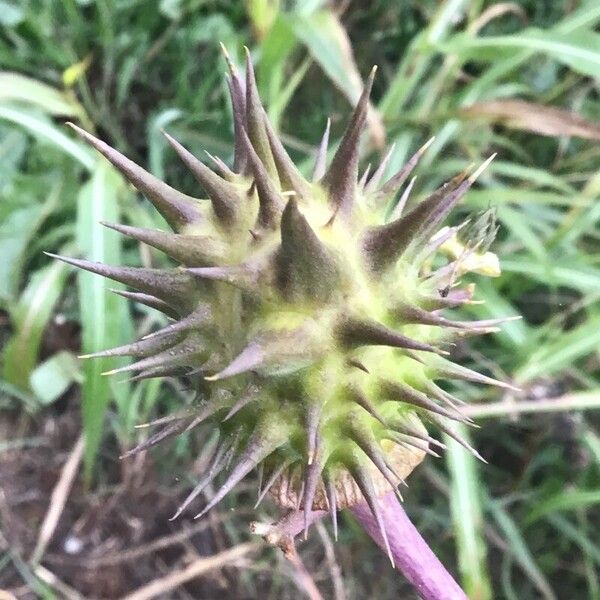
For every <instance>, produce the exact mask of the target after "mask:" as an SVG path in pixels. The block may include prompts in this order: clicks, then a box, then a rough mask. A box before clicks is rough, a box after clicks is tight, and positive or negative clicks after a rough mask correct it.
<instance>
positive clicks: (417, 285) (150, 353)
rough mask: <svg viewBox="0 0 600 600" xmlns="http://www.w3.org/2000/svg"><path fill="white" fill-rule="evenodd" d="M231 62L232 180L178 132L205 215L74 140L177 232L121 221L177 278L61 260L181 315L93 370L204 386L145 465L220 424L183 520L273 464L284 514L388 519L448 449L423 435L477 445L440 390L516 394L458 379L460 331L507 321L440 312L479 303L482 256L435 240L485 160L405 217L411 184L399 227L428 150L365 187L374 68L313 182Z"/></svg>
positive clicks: (454, 403)
mask: <svg viewBox="0 0 600 600" xmlns="http://www.w3.org/2000/svg"><path fill="white" fill-rule="evenodd" d="M228 62H229V67H230V72H229V77H228V83H229V88H230V91H231V100H232V105H233V116H234V128H235V155H234V163H233V170H230V169H229V168H228V167H226V166H225V165H224V164H223V163H222V162H221V161H220V160H219V159H214V161H215V163H216V164H217V167H218V168H219V170H220V172H221V175H218V174H217V173H216V172H214V171H213V170H211V169H210V168H208V167H207V166H206V165H205V164H204V163H202V162H201V161H200V160H198V159H197V158H196V157H195V156H193V155H192V154H191V153H190V152H188V150H186V149H185V148H184V147H183V146H181V145H180V144H179V143H178V142H177V141H176V140H174V139H173V138H171V137H170V136H169V135H167V134H165V135H166V137H167V140H168V142H169V144H170V145H171V146H172V148H173V150H174V151H175V152H176V153H177V154H178V155H179V157H180V158H181V160H182V161H183V162H184V163H185V165H186V166H187V167H188V168H189V170H190V171H191V172H192V173H193V175H194V176H195V177H196V179H197V180H198V182H199V184H200V185H201V187H202V188H203V190H204V192H205V194H206V195H207V196H208V198H209V201H205V200H198V199H196V198H193V197H190V196H187V195H185V194H182V193H180V192H179V191H177V190H175V189H173V188H172V187H170V186H168V185H167V184H166V183H164V182H162V181H160V180H159V179H157V178H156V177H154V176H153V175H151V174H150V173H148V172H147V171H145V170H143V169H142V168H141V167H139V166H138V165H136V164H135V163H133V162H131V161H130V160H128V159H127V158H125V157H124V156H123V155H121V154H120V153H118V152H117V151H116V150H114V149H112V148H111V147H109V146H108V145H106V144H105V143H104V142H102V141H100V140H98V139H96V138H95V137H93V136H91V135H90V134H89V133H86V132H84V131H82V130H81V129H79V128H78V127H76V126H74V125H73V126H72V127H73V128H74V129H75V130H76V131H77V132H78V133H79V134H80V135H81V136H82V137H83V138H84V139H85V140H86V141H87V142H89V143H90V144H91V145H92V146H93V147H95V148H96V149H97V150H98V151H99V152H100V153H102V154H103V155H104V156H105V157H106V158H107V159H108V160H109V161H110V162H111V163H112V164H113V165H114V166H115V167H116V168H117V169H118V170H119V171H120V172H121V173H122V174H123V175H124V176H125V177H126V178H127V179H128V180H129V181H130V182H131V183H132V184H133V185H134V186H135V187H136V188H137V189H138V190H140V191H141V192H142V193H143V194H144V195H145V196H146V197H147V198H148V199H149V200H150V201H151V202H152V203H153V204H154V206H155V207H156V209H157V210H158V211H159V212H160V213H161V215H162V216H163V217H164V218H165V220H166V221H167V223H168V224H169V225H170V227H171V228H172V230H173V232H168V233H167V232H162V231H154V230H148V229H140V228H136V227H130V226H124V225H114V224H107V225H108V226H109V227H112V228H113V229H115V230H116V231H118V232H120V233H122V234H124V235H126V236H129V237H131V238H134V239H136V240H139V241H141V242H144V243H146V244H149V245H150V246H153V247H155V248H158V249H159V250H161V251H163V252H165V253H166V254H167V255H168V256H170V257H171V258H173V259H174V260H175V261H177V262H178V263H179V265H180V266H179V267H176V268H171V269H147V268H131V267H117V266H106V265H101V264H96V263H90V262H87V261H85V260H77V259H71V258H62V260H64V261H66V262H68V263H70V264H73V265H75V266H77V267H80V268H83V269H86V270H88V271H92V272H94V273H98V274H100V275H103V276H105V277H109V278H111V279H114V280H116V281H119V282H122V283H124V284H126V285H127V286H130V287H131V288H133V289H134V290H135V292H121V293H122V295H124V296H125V297H128V298H131V299H133V300H135V301H138V302H141V303H143V304H146V305H148V306H151V307H153V308H156V309H158V310H159V311H162V312H163V313H164V314H165V315H167V316H168V317H170V318H171V319H172V322H171V323H170V324H169V325H167V326H166V327H165V328H164V329H162V330H160V331H156V332H154V333H152V334H151V335H149V336H146V337H145V338H144V339H141V340H139V341H137V342H135V343H132V344H130V345H128V346H124V347H120V348H115V349H112V350H107V351H105V352H100V353H98V354H96V355H94V356H123V355H125V356H132V357H134V358H135V359H136V360H135V362H133V363H132V364H129V365H128V366H126V367H123V368H121V369H117V370H115V372H125V371H128V372H133V373H134V374H135V378H136V379H143V378H150V377H162V376H179V375H181V376H185V377H188V378H189V380H190V381H191V382H192V384H193V385H194V386H195V388H196V389H197V401H196V403H195V406H194V410H193V412H189V413H186V414H184V415H174V416H173V418H170V419H167V420H165V419H162V420H161V421H160V422H159V425H160V428H159V429H158V431H157V433H155V434H154V435H152V436H150V437H149V438H148V439H147V440H146V441H145V442H144V443H143V444H141V445H140V446H138V447H137V448H135V449H134V450H132V451H131V452H137V451H140V450H143V449H146V448H149V447H150V446H152V445H154V444H156V443H158V442H159V441H162V440H164V439H166V438H168V437H171V436H173V435H177V434H179V433H182V432H184V431H187V430H190V429H192V428H194V427H195V426H197V425H199V424H200V423H204V422H206V421H207V420H210V421H212V422H213V423H215V424H217V426H218V428H219V431H220V434H221V435H220V440H221V441H220V446H219V447H218V449H217V451H216V453H215V455H214V458H213V462H212V464H211V466H210V467H209V469H208V470H207V473H206V476H205V478H204V479H203V480H202V481H201V482H200V483H199V484H198V486H197V487H196V489H195V490H193V492H192V493H191V494H190V496H189V497H188V499H187V500H186V502H185V503H184V505H183V506H182V507H181V509H180V511H178V514H179V512H181V510H183V508H185V507H186V506H187V505H188V504H189V503H190V502H191V501H192V500H193V499H194V498H195V497H196V496H197V495H198V494H199V493H200V491H201V490H202V489H203V487H204V486H205V485H207V484H208V483H209V482H210V481H211V480H212V479H214V478H215V477H216V476H217V475H219V474H220V473H222V472H225V473H226V475H225V478H224V481H223V483H222V485H221V487H220V488H218V489H217V492H216V493H215V495H214V497H213V498H212V500H211V501H210V503H209V504H208V505H207V506H206V507H205V508H204V510H203V511H202V513H201V514H203V513H204V512H206V511H207V510H209V509H210V508H211V507H213V506H214V505H215V504H217V502H219V501H220V500H221V499H222V498H223V497H224V496H225V494H226V493H227V492H229V491H230V490H231V489H232V488H233V487H234V485H236V483H237V482H238V481H240V480H241V479H242V478H243V477H244V476H245V475H246V474H248V473H249V472H250V471H251V470H252V469H254V468H255V467H257V465H261V468H262V469H263V470H264V478H263V479H264V484H263V486H262V490H261V491H260V497H263V496H264V495H265V493H266V492H267V491H270V493H271V495H272V496H273V497H274V498H275V500H276V501H278V502H279V503H280V504H281V505H282V506H286V507H298V508H301V507H304V509H311V508H321V509H323V508H329V510H331V512H332V513H333V515H334V516H335V511H336V509H338V508H342V507H344V506H347V505H351V504H353V503H354V502H357V501H358V500H362V499H363V498H364V499H365V500H366V501H367V502H368V503H369V505H370V506H371V508H372V510H373V511H374V512H375V516H376V517H377V502H376V501H375V498H376V497H377V496H378V495H380V494H382V493H384V492H387V491H388V490H389V489H390V488H395V487H396V486H397V485H398V484H399V483H401V482H402V481H403V479H405V478H406V477H407V476H408V474H409V473H410V472H411V471H412V469H413V468H414V467H415V466H416V465H417V464H418V463H419V462H420V461H421V460H422V459H423V457H424V455H425V454H426V453H430V454H435V452H434V448H435V447H436V445H437V446H441V444H440V443H439V442H436V441H435V440H433V439H432V438H431V437H429V435H428V434H427V430H426V428H425V426H424V425H425V424H427V423H431V424H433V425H434V426H435V427H436V428H438V429H441V430H443V431H446V432H448V433H449V434H450V435H452V436H453V437H455V438H456V439H458V441H460V442H461V443H463V444H464V445H465V446H467V444H466V442H464V441H463V440H461V439H460V437H459V436H457V435H456V433H454V432H453V430H452V421H458V422H466V421H468V419H467V418H466V417H465V416H464V415H463V414H462V413H461V411H460V404H461V403H460V401H459V400H458V399H456V398H453V397H452V396H451V395H450V394H448V393H447V392H446V391H444V390H443V389H442V388H441V387H439V386H438V385H437V384H436V383H435V382H436V380H440V379H464V380H469V381H474V382H479V383H487V384H492V385H506V384H504V383H502V382H499V381H495V380H493V379H490V378H489V377H485V376H483V375H480V374H478V373H477V372H474V371H471V370H468V369H466V368H463V367H459V366H457V365H455V364H454V363H452V362H451V361H450V360H449V359H448V352H447V344H448V342H449V341H450V340H451V339H452V338H453V336H454V335H470V334H479V333H486V332H488V331H491V330H493V329H494V328H495V326H496V325H497V324H498V321H494V320H489V321H475V322H463V321H455V320H451V319H449V318H447V317H444V316H442V315H441V314H440V311H441V310H442V309H446V308H454V307H459V306H461V305H463V304H465V303H467V302H469V300H470V298H471V296H472V293H473V288H472V287H468V288H466V289H460V288H457V287H455V280H456V278H457V276H458V275H460V274H462V272H463V270H461V265H463V264H464V261H465V260H467V259H468V258H469V257H470V258H471V259H472V256H471V255H472V254H473V253H474V252H477V248H476V247H474V248H465V249H464V252H463V254H460V255H459V254H457V251H456V244H459V242H458V238H457V236H456V230H457V228H444V229H442V230H441V231H439V228H440V227H441V224H442V222H443V221H444V219H445V218H446V216H447V215H448V213H449V212H450V211H451V210H452V208H453V207H454V206H455V205H456V203H457V202H458V201H459V200H460V199H461V198H462V197H463V196H464V194H465V192H466V191H467V190H468V189H469V188H470V187H471V185H472V184H473V182H474V181H475V179H476V177H477V175H478V174H479V173H480V172H481V170H482V169H483V167H485V164H484V165H482V167H481V169H479V170H477V171H476V172H475V173H473V174H472V175H467V174H466V173H462V174H460V175H458V176H457V177H455V178H454V179H452V180H451V181H449V182H448V183H446V184H444V185H443V186H442V187H440V188H439V189H437V190H435V191H434V192H433V193H432V194H431V195H430V196H429V197H428V198H427V199H425V200H423V201H422V202H420V203H418V204H416V205H415V206H414V207H412V208H410V210H406V208H405V204H406V199H407V197H408V193H409V192H410V188H411V187H412V182H411V184H410V185H409V186H408V187H407V188H406V190H405V193H404V194H403V196H402V198H401V201H400V202H399V203H398V205H397V206H396V208H395V210H394V211H393V212H392V217H391V219H390V220H388V221H387V222H386V221H385V219H384V216H383V215H385V214H386V208H387V206H388V205H389V203H390V201H392V200H393V198H394V195H395V194H396V192H398V190H399V189H400V188H401V187H402V186H403V185H404V184H405V182H406V181H407V179H408V177H409V175H410V173H411V171H412V170H413V169H414V167H415V166H416V164H417V163H418V161H419V158H420V157H421V155H422V154H423V152H424V151H425V149H426V146H427V145H425V146H424V147H423V148H421V149H420V150H419V151H418V152H417V153H416V154H415V155H414V156H413V157H412V158H411V159H410V161H409V162H408V163H407V165H405V166H404V167H403V168H402V169H400V171H398V172H397V173H396V174H395V175H394V176H393V177H391V178H390V179H389V180H388V181H386V182H383V183H381V179H382V176H383V174H384V171H385V167H386V162H387V159H384V161H383V164H382V165H381V166H380V168H378V169H377V170H376V171H375V173H374V174H373V176H372V177H371V178H370V179H369V180H368V181H366V178H363V180H362V181H360V182H359V181H358V142H359V137H360V135H361V132H362V131H363V129H364V126H365V121H366V115H367V108H368V98H369V93H370V90H371V85H372V82H373V77H374V74H375V69H374V70H373V71H372V73H371V75H370V77H369V79H368V81H367V84H366V86H365V89H364V92H363V94H362V96H361V98H360V100H359V102H358V104H357V106H356V109H355V111H354V114H353V116H352V118H351V120H350V123H349V125H348V127H347V129H346V132H345V134H344V136H343V138H342V141H341V143H340V145H339V147H338V149H337V151H336V153H335V155H334V157H333V160H332V161H331V163H330V164H329V167H328V168H326V167H325V157H326V152H327V143H328V135H329V126H328V127H327V130H326V132H325V136H324V139H323V142H322V144H321V146H320V150H319V153H318V156H317V160H316V166H315V170H314V176H313V179H312V181H308V180H307V179H305V178H304V177H303V176H302V174H301V173H300V172H299V171H298V169H297V168H296V167H295V166H294V164H293V162H292V161H291V159H290V157H289V156H288V154H287V152H286V151H285V149H284V147H283V145H282V144H281V142H280V141H279V139H278V137H277V136H276V135H275V133H274V131H273V128H272V126H271V125H270V123H269V121H268V119H267V116H266V114H265V111H264V109H263V107H262V105H261V103H260V100H259V97H258V93H257V89H256V82H255V78H254V72H253V68H252V63H251V61H250V56H249V55H248V56H247V66H246V76H245V79H244V80H243V79H242V78H241V77H240V76H239V74H238V72H237V71H236V69H235V67H234V66H233V65H232V64H231V62H230V61H228ZM486 230H489V228H486ZM438 231H439V233H438ZM452 240H454V246H453V248H454V250H451V251H450V252H449V254H450V255H452V252H454V257H453V260H450V261H449V262H448V264H446V265H445V266H442V267H439V268H437V270H433V271H432V268H431V264H432V261H431V256H432V255H434V254H435V253H436V252H438V251H439V250H440V249H442V250H443V249H444V245H445V244H446V245H447V244H448V243H449V242H450V241H452ZM486 250H487V248H486ZM447 254H448V253H447ZM467 447H468V446H467ZM471 450H472V449H471ZM305 512H306V511H305ZM384 534H385V532H384Z"/></svg>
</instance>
